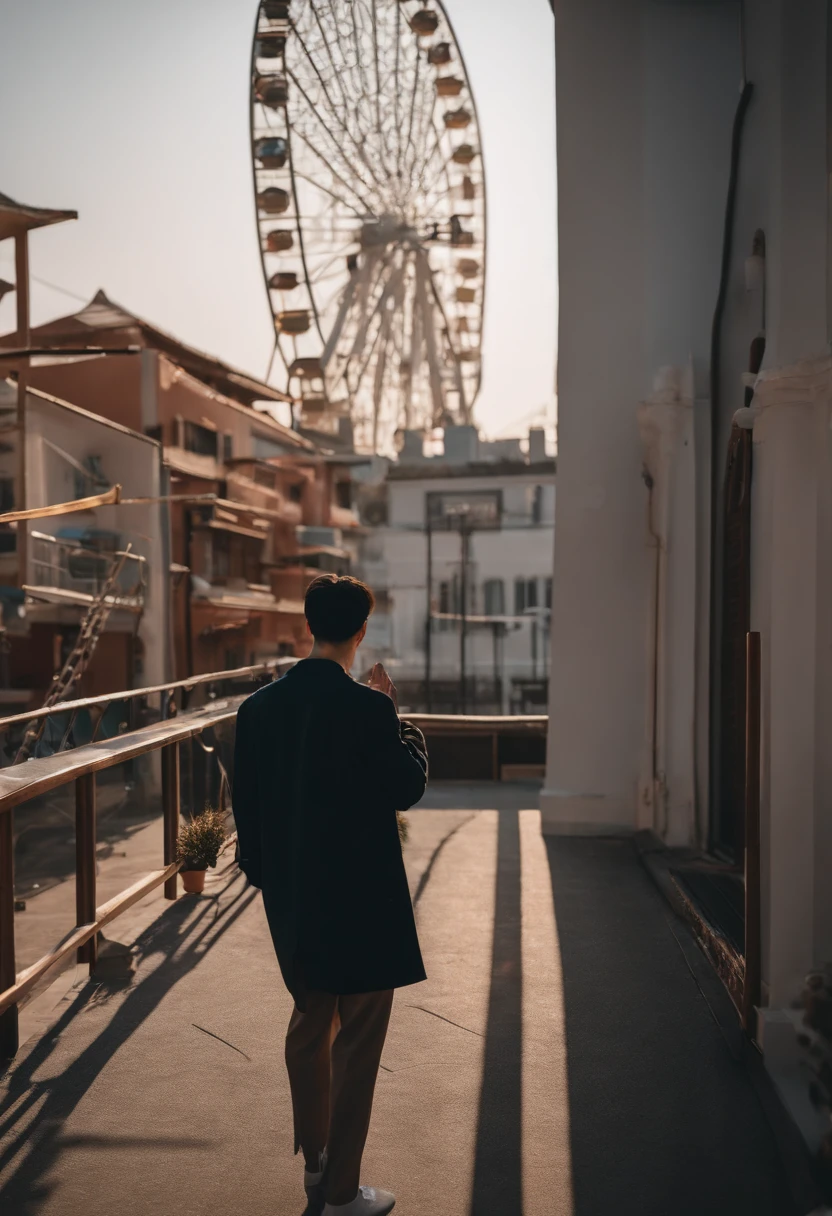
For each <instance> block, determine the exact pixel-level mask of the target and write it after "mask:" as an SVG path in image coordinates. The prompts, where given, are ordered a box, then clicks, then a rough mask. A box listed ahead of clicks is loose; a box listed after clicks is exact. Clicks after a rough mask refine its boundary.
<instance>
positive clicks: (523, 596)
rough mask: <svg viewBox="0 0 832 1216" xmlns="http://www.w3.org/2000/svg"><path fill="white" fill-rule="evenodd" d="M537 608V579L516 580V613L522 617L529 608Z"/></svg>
mask: <svg viewBox="0 0 832 1216" xmlns="http://www.w3.org/2000/svg"><path fill="white" fill-rule="evenodd" d="M536 607H537V579H536V578H516V579H515V580H514V613H515V616H522V615H523V613H524V612H525V611H526V609H527V608H536Z"/></svg>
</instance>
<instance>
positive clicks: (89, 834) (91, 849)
mask: <svg viewBox="0 0 832 1216" xmlns="http://www.w3.org/2000/svg"><path fill="white" fill-rule="evenodd" d="M278 666H279V664H277V663H273V664H264V665H262V666H259V667H249V668H240V669H238V670H236V671H233V672H215V673H212V674H211V675H210V676H206V677H198V678H196V679H193V680H188V681H182V682H181V683H180V684H179V685H177V686H172V685H166V686H164V688H162V687H159V688H155V689H138V690H133V691H132V692H128V693H119V694H115V695H112V696H111V697H110V698H109V699H110V700H115V699H124V698H126V697H138V696H148V695H150V694H151V693H155V692H164V693H170V691H171V689H172V688H173V687H182V688H191V687H193V686H194V685H195V684H196V683H198V682H200V681H201V682H203V683H204V682H209V681H213V683H214V684H216V683H218V682H220V681H221V680H222V681H232V682H233V681H236V680H241V679H252V680H256V679H258V678H260V679H266V680H270V679H272V678H273V677H274V675H275V674H276V673H277V668H278ZM245 695H246V694H238V695H234V696H228V697H225V698H218V699H215V700H213V701H211V702H210V703H208V704H207V705H204V706H202V707H201V708H199V709H196V710H190V711H186V712H184V713H181V714H175V710H174V716H171V717H168V718H166V719H165V720H163V721H161V722H157V723H154V724H152V725H149V726H145V727H142V728H141V729H138V730H135V731H132V732H129V733H126V734H122V735H119V736H117V737H116V738H112V739H104V740H99V741H97V742H93V743H90V744H87V745H86V746H83V747H76V748H74V749H72V750H70V751H62V752H59V753H57V754H55V755H52V756H46V757H42V758H39V759H33V760H29V761H28V762H27V763H25V764H20V765H15V766H10V767H7V768H4V769H0V1060H2V1059H9V1058H11V1057H12V1056H13V1055H14V1054H15V1052H16V1051H17V1048H18V1016H17V1015H18V1005H19V1003H20V1001H21V1000H22V999H23V998H25V997H26V996H27V995H28V994H29V993H30V992H31V991H32V989H33V988H34V987H35V986H36V985H37V984H38V982H39V981H40V980H42V979H43V978H44V977H45V976H46V975H47V973H48V972H49V971H51V970H52V968H53V967H55V966H56V965H57V964H58V963H60V962H61V961H62V960H65V959H66V958H67V957H68V956H70V955H71V954H73V953H75V954H76V958H77V961H79V962H83V963H86V964H88V965H89V968H90V971H92V970H93V969H94V968H95V965H96V961H97V936H98V934H99V933H100V931H101V930H102V929H103V928H104V927H105V925H108V924H109V923H110V922H111V921H113V920H115V919H116V917H118V916H120V915H121V914H122V913H123V912H125V911H127V909H128V908H130V907H131V906H132V905H133V904H135V903H137V902H138V901H139V900H140V899H142V898H143V897H144V896H145V895H147V894H148V893H149V892H150V891H153V890H154V889H156V888H157V887H160V886H161V887H163V888H164V895H165V898H167V899H176V897H177V894H178V883H177V874H178V871H179V869H180V864H181V863H180V862H178V861H177V860H176V839H177V835H178V831H179V824H180V749H181V746H182V744H183V743H184V742H185V741H187V740H189V739H194V738H197V737H199V736H201V734H202V732H203V731H205V730H207V729H211V728H215V727H217V726H220V725H221V724H222V723H226V722H230V721H231V720H232V719H234V718H235V716H236V713H237V709H238V707H239V705H240V704H241V702H242V701H243V700H244V698H245ZM107 700H108V698H88V699H87V700H86V701H79V702H75V703H74V704H75V705H76V706H79V707H80V706H85V705H87V704H95V705H102V704H104V703H105V702H106V701H107ZM67 708H69V706H67V705H65V706H63V709H64V710H66V709H67ZM40 712H43V711H40ZM35 716H37V715H34V714H22V715H16V718H15V719H14V720H16V721H28V720H30V719H31V718H32V717H35ZM409 720H410V721H415V722H417V723H418V725H419V726H420V727H421V728H422V729H423V730H424V731H425V733H426V735H427V737H428V745H429V748H430V746H431V741H434V743H435V742H436V741H438V740H440V739H444V740H446V741H447V742H454V741H456V742H457V743H458V744H459V743H461V741H462V740H464V739H481V740H484V741H485V743H486V745H487V747H488V748H491V752H492V753H493V756H494V767H493V769H489V771H487V772H484V774H483V775H484V777H485V778H486V779H488V778H490V777H492V776H498V775H499V768H498V765H497V754H498V746H499V741H500V740H501V739H517V738H533V739H535V740H542V739H543V737H544V736H545V730H546V718H545V717H541V716H534V717H525V718H521V717H517V718H503V717H478V716H473V717H467V718H463V717H457V716H453V715H443V714H418V715H410V716H409ZM10 721H13V719H9V718H7V719H0V731H1V730H2V729H3V728H4V727H5V726H7V725H8V723H9V722H10ZM155 751H160V752H161V761H162V787H161V792H162V823H163V841H164V844H163V857H162V865H161V867H160V868H159V869H157V870H153V871H152V872H151V873H149V874H147V875H145V876H144V877H143V878H141V879H139V880H138V881H137V882H135V883H133V885H132V886H130V887H128V888H127V889H126V890H124V891H122V892H121V893H120V894H118V895H117V896H115V897H114V898H113V899H110V900H109V901H108V902H107V903H104V904H101V905H98V904H97V900H96V775H97V774H98V773H101V772H102V771H104V770H106V769H110V768H112V767H114V766H115V765H119V764H122V763H124V762H125V761H128V760H135V759H137V758H138V757H140V756H144V755H147V754H148V753H151V752H155ZM460 775H462V776H465V774H464V773H463V774H460ZM70 783H74V785H75V891H76V923H75V926H74V927H73V928H72V929H71V930H70V931H69V933H68V934H67V936H66V937H64V938H63V939H62V940H61V941H60V942H59V943H58V944H57V945H56V946H54V947H53V949H51V950H50V951H49V952H48V953H47V954H45V955H43V957H41V958H40V959H38V960H37V962H35V963H33V964H32V965H31V966H29V967H27V968H25V970H23V971H21V972H19V973H18V972H17V970H16V959H15V924H14V903H15V899H14V832H13V814H14V808H15V807H18V806H20V805H21V804H23V803H26V802H28V801H29V800H31V799H33V798H36V797H37V796H38V795H42V794H47V793H50V792H51V791H54V790H56V789H59V788H61V787H64V786H67V785H69V784H70Z"/></svg>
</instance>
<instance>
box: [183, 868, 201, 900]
mask: <svg viewBox="0 0 832 1216" xmlns="http://www.w3.org/2000/svg"><path fill="white" fill-rule="evenodd" d="M181 873H182V886H183V887H184V888H185V893H186V894H187V895H200V894H201V893H202V892H203V891H204V890H205V870H182V871H181Z"/></svg>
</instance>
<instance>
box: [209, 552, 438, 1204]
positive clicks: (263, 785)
mask: <svg viewBox="0 0 832 1216" xmlns="http://www.w3.org/2000/svg"><path fill="white" fill-rule="evenodd" d="M372 609H373V594H372V592H371V591H370V589H369V587H366V586H365V585H364V584H363V583H360V582H359V581H358V580H357V579H354V578H348V577H341V578H338V577H336V576H335V575H332V574H325V575H321V577H320V578H316V579H315V580H314V581H313V582H312V583H311V584H310V585H309V588H308V590H307V592H306V600H305V603H304V610H305V612H306V621H307V628H308V629H309V632H310V634H311V635H312V638H313V647H312V652H311V654H310V655H309V658H307V659H303V660H302V661H301V662H300V663H298V664H296V666H294V667H293V668H291V669H290V670H289V671H288V672H287V673H286V675H285V676H283V678H282V679H280V680H277V681H276V682H275V683H273V684H269V685H267V686H266V687H265V688H261V689H260V690H259V691H258V692H256V693H254V695H253V696H251V697H249V698H248V700H247V701H245V702H244V703H243V704H242V705H241V706H240V710H239V712H238V714H237V739H236V748H235V756H234V791H233V803H234V817H235V819H236V821H237V833H238V846H237V847H238V858H239V863H240V867H241V869H242V870H243V871H244V873H245V874H246V875H247V877H248V879H249V881H250V882H251V883H253V884H254V886H257V887H260V888H261V889H262V891H263V903H264V906H265V909H266V917H267V919H268V922H269V929H270V930H271V935H272V939H273V941H274V945H275V950H276V953H277V958H278V962H279V964H280V969H281V972H282V974H283V978H284V980H285V983H286V987H287V988H288V989H289V991H290V993H291V994H292V996H293V997H294V1000H295V1010H294V1012H293V1014H292V1019H291V1021H290V1023H289V1030H288V1034H287V1036H286V1066H287V1069H288V1072H289V1082H290V1085H291V1090H292V1106H293V1109H294V1121H295V1152H297V1151H298V1149H299V1148H302V1149H303V1155H304V1159H305V1163H306V1172H305V1178H304V1182H305V1186H306V1191H307V1196H308V1199H309V1209H308V1210H310V1211H313V1212H320V1211H321V1209H323V1212H324V1216H385V1214H386V1213H387V1212H389V1211H390V1210H391V1209H392V1208H393V1206H394V1204H395V1202H396V1201H395V1198H394V1196H393V1195H391V1194H390V1193H389V1192H387V1191H380V1190H376V1189H374V1188H373V1187H363V1186H362V1187H359V1169H360V1166H361V1155H362V1153H363V1151H364V1143H365V1141H366V1138H367V1129H368V1127H369V1123H370V1112H371V1109H372V1104H373V1092H374V1089H375V1082H376V1075H377V1073H378V1066H379V1061H380V1059H381V1051H382V1047H383V1046H384V1039H385V1035H386V1033H387V1024H388V1021H389V1018H390V1009H391V1006H392V1003H393V989H394V988H400V987H403V986H405V985H407V984H415V983H418V982H419V981H420V980H423V979H425V970H424V967H423V965H422V956H421V952H420V950H419V941H418V938H417V936H416V924H415V921H414V917H413V906H412V904H411V902H410V893H409V890H408V886H407V877H406V875H405V869H404V863H403V861H402V853H401V846H400V844H399V836H398V824H397V820H396V811H397V810H406V809H407V808H408V807H409V806H412V805H413V803H414V802H418V801H419V799H420V798H421V796H422V794H423V793H424V790H425V783H426V776H427V754H426V751H425V741H424V738H423V736H422V734H421V731H419V730H417V729H416V727H414V726H411V725H409V724H407V723H404V722H402V723H400V722H399V718H398V714H397V712H396V704H395V695H396V690H395V688H394V687H393V684H392V683H391V681H390V679H389V677H388V676H387V673H386V672H385V671H384V668H383V667H381V665H380V664H378V665H377V666H376V667H375V668H373V672H372V675H371V677H370V686H367V685H364V684H359V683H357V682H356V681H354V680H353V679H352V678H351V677H350V675H349V672H350V669H351V667H352V665H353V663H354V661H355V653H356V651H357V649H358V647H359V646H360V644H361V642H362V640H363V638H364V634H365V632H366V630H367V618H368V617H369V615H370V613H371V611H372Z"/></svg>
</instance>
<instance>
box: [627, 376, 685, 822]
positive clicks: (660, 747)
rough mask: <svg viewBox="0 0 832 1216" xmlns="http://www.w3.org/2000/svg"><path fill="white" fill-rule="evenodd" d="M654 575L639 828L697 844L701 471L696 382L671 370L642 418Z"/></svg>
mask: <svg viewBox="0 0 832 1216" xmlns="http://www.w3.org/2000/svg"><path fill="white" fill-rule="evenodd" d="M638 421H639V427H640V429H641V435H642V441H643V443H644V464H645V476H646V478H649V481H650V482H651V483H652V488H648V487H645V498H646V509H645V524H644V528H645V542H646V543H647V544H648V545H649V547H650V553H651V569H650V571H649V575H648V582H649V587H648V596H649V601H650V610H649V612H648V614H647V629H646V638H647V642H646V666H647V682H646V689H645V698H644V699H645V705H646V713H645V730H644V744H643V747H642V759H641V765H640V776H639V798H638V811H637V821H636V822H637V826H638V827H639V828H650V829H652V830H653V831H655V832H656V833H657V834H658V835H659V836H661V837H662V839H663V840H665V841H666V842H667V843H668V844H670V845H689V844H693V843H694V841H695V840H696V837H697V831H696V822H695V798H694V788H695V785H694V737H693V717H694V704H695V660H696V645H695V639H696V469H695V455H694V437H693V381H692V376H691V374H690V373H688V374H686V375H685V374H683V373H682V372H681V370H680V369H678V368H666V369H665V370H664V372H663V373H662V374H661V375H660V376H659V377H657V386H656V391H655V392H654V394H653V396H652V397H651V399H650V400H649V401H647V402H645V403H644V404H643V405H642V406H641V407H640V408H639V412H638Z"/></svg>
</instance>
